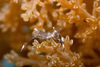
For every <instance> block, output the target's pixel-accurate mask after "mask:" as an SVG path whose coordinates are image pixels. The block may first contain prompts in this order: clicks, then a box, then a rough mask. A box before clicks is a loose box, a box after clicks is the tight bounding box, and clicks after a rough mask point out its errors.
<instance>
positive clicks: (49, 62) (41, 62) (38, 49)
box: [5, 36, 84, 67]
mask: <svg viewBox="0 0 100 67" xmlns="http://www.w3.org/2000/svg"><path fill="white" fill-rule="evenodd" d="M63 40H64V43H63V44H61V43H57V42H55V41H54V40H53V39H50V40H46V41H43V42H42V43H39V42H38V41H37V40H34V42H33V43H32V44H33V46H29V47H28V49H29V50H30V51H29V52H28V57H29V58H22V57H19V56H18V55H17V54H16V53H15V52H14V51H11V54H7V55H6V56H5V57H6V58H7V59H9V60H10V61H14V62H16V65H17V66H24V65H35V67H37V66H40V67H54V66H55V67H76V66H78V67H84V66H83V63H82V62H81V60H80V55H79V54H77V53H74V52H71V51H70V46H71V45H72V44H73V40H70V39H69V36H66V38H65V39H64V38H63ZM42 53H45V54H42ZM15 58H17V59H15Z"/></svg>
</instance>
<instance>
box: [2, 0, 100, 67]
mask: <svg viewBox="0 0 100 67" xmlns="http://www.w3.org/2000/svg"><path fill="white" fill-rule="evenodd" d="M89 1H91V5H90V4H89ZM83 2H86V3H83ZM1 3H3V5H2V4H1V5H0V28H1V29H2V31H3V32H5V31H7V30H8V29H11V30H12V31H15V30H16V29H17V28H18V30H17V32H19V29H21V28H22V26H23V24H21V25H19V24H20V23H21V22H28V24H30V25H29V26H28V25H27V24H26V25H27V26H28V27H30V29H31V30H36V31H33V32H32V36H31V37H30V39H29V40H28V42H26V43H25V45H26V46H28V45H27V44H31V46H28V50H29V52H28V54H27V55H28V57H27V58H26V57H25V58H24V57H23V56H22V57H20V56H18V55H17V54H16V53H15V52H14V51H11V54H7V55H6V58H8V59H9V60H11V61H14V62H16V65H17V66H18V65H19V66H24V65H33V66H36V67H37V66H42V67H48V66H51V67H54V66H56V67H73V66H74V67H75V66H78V67H79V66H80V67H81V66H83V65H85V66H86V67H91V66H92V67H95V66H98V65H100V42H99V41H100V37H99V34H100V5H99V4H100V0H88V1H87V0H12V1H9V0H4V1H2V2H1ZM88 5H89V6H91V8H89V7H88ZM92 6H93V8H92ZM15 8H16V9H15ZM88 8H89V9H88ZM21 18H22V19H21ZM29 22H30V23H29ZM52 28H56V29H57V30H54V31H52ZM38 30H39V31H38ZM46 31H47V32H46ZM58 31H59V33H58ZM16 34H17V33H16ZM66 35H68V36H66ZM14 36H15V35H14ZM14 36H13V37H10V38H9V39H13V38H14ZM25 37H26V36H25ZM64 37H66V38H64ZM69 37H71V38H72V39H73V40H74V43H73V40H70V39H69ZM18 38H19V39H21V38H22V39H24V35H23V36H21V37H17V40H18ZM12 41H13V40H12ZM18 41H19V40H18ZM22 41H23V40H22ZM33 41H34V42H33ZM32 42H33V43H32ZM12 43H13V44H14V43H16V42H15V41H14V42H12ZM72 43H73V45H72ZM25 45H23V47H25ZM71 45H72V46H71ZM23 47H22V50H23ZM15 50H16V49H15ZM42 53H44V54H42ZM78 53H81V54H82V58H80V55H79V54H78ZM14 58H17V59H14ZM81 60H82V61H81ZM82 62H83V64H82Z"/></svg>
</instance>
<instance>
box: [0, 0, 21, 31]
mask: <svg viewBox="0 0 100 67" xmlns="http://www.w3.org/2000/svg"><path fill="white" fill-rule="evenodd" d="M20 3H21V2H20V1H18V3H14V2H12V1H9V3H6V4H5V5H4V6H3V7H2V8H1V11H0V28H1V29H2V32H6V31H7V30H8V29H11V31H15V30H16V28H17V26H18V23H19V20H20V13H21V11H20ZM14 8H16V9H14Z"/></svg>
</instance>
